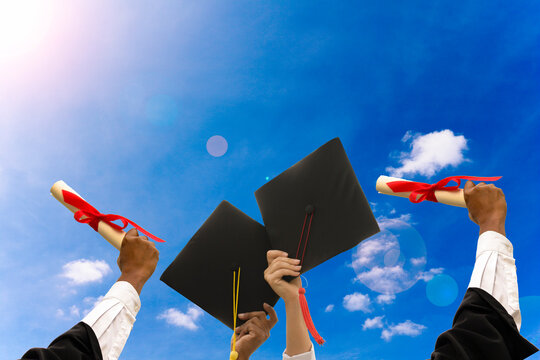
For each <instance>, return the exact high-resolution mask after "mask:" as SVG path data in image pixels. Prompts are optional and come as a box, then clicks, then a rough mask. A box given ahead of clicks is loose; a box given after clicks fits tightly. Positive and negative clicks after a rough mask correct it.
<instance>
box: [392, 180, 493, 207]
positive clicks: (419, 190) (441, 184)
mask: <svg viewBox="0 0 540 360" xmlns="http://www.w3.org/2000/svg"><path fill="white" fill-rule="evenodd" d="M501 177H502V176H493V177H478V176H450V177H447V178H444V179H442V180H440V181H438V182H436V183H435V184H425V183H421V182H416V181H390V182H388V183H386V185H388V187H389V188H390V189H392V191H393V192H407V191H410V192H411V194H410V195H409V200H411V202H413V203H415V204H417V203H419V202H422V201H424V200H428V201H433V202H438V201H437V198H436V197H435V191H437V190H444V191H457V190H458V189H459V186H460V185H461V180H477V181H497V180H499V179H500V178H501ZM450 181H454V182H456V183H457V185H454V186H446V185H447V184H448V183H449V182H450Z"/></svg>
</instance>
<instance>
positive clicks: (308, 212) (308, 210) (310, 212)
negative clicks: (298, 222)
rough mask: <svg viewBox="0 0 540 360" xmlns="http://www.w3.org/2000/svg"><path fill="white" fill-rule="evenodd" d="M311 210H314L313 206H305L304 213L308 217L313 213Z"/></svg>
mask: <svg viewBox="0 0 540 360" xmlns="http://www.w3.org/2000/svg"><path fill="white" fill-rule="evenodd" d="M313 210H315V206H313V205H311V204H310V205H307V206H306V213H307V214H308V215H309V214H312V213H313Z"/></svg>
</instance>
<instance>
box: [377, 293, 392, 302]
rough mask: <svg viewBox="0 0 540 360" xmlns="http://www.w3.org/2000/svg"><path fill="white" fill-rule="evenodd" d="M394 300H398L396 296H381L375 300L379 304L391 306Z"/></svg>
mask: <svg viewBox="0 0 540 360" xmlns="http://www.w3.org/2000/svg"><path fill="white" fill-rule="evenodd" d="M394 300H396V295H393V294H381V295H379V296H377V298H376V299H375V301H376V302H377V304H391V303H393V302H394Z"/></svg>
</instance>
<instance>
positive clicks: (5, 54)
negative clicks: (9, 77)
mask: <svg viewBox="0 0 540 360" xmlns="http://www.w3.org/2000/svg"><path fill="white" fill-rule="evenodd" d="M51 14H52V11H51V3H50V2H49V1H46V0H0V60H13V59H17V58H19V57H21V56H24V55H27V54H29V53H31V52H32V51H34V50H36V49H37V48H38V47H39V45H40V44H41V43H42V42H43V40H44V39H45V37H46V35H47V32H48V30H49V27H50V25H51Z"/></svg>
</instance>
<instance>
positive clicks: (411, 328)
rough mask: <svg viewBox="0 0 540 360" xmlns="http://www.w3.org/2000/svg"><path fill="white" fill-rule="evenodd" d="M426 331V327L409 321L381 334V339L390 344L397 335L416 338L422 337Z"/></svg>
mask: <svg viewBox="0 0 540 360" xmlns="http://www.w3.org/2000/svg"><path fill="white" fill-rule="evenodd" d="M425 329H426V327H425V326H424V325H421V324H416V323H413V322H412V321H411V320H407V321H405V322H402V323H399V324H397V325H390V326H389V327H388V328H387V329H384V330H383V331H382V333H381V339H383V340H384V341H386V342H388V341H390V340H391V339H392V337H393V336H395V335H405V336H411V337H415V336H418V335H420V334H421V333H422V331H423V330H425Z"/></svg>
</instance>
